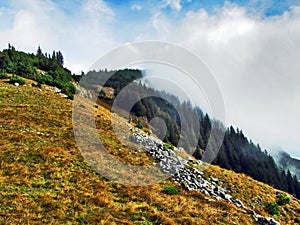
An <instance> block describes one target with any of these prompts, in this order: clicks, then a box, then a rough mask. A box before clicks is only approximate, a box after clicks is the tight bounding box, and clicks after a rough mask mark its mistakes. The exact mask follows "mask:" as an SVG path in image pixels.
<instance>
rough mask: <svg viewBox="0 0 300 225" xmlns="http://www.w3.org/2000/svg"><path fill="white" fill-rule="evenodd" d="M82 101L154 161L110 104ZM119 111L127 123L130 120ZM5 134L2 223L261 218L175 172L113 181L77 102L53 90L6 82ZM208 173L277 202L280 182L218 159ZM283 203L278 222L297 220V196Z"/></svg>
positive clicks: (243, 193) (127, 151)
mask: <svg viewBox="0 0 300 225" xmlns="http://www.w3.org/2000/svg"><path fill="white" fill-rule="evenodd" d="M27 82H29V81H27ZM82 104H85V105H86V108H84V109H85V110H94V111H95V116H96V123H97V129H98V132H99V136H100V139H101V140H102V141H103V142H104V144H105V146H106V148H107V149H108V150H109V152H110V153H111V154H113V155H114V156H115V157H116V158H117V159H119V160H121V161H123V162H125V163H129V164H132V165H151V164H152V163H153V160H152V159H150V158H148V157H147V155H146V154H145V153H144V152H138V153H137V152H136V151H135V150H133V149H131V148H128V147H127V146H126V145H124V144H123V143H121V141H119V140H118V139H117V137H116V136H115V135H114V131H113V130H112V127H111V123H110V121H111V114H110V112H109V111H108V110H107V109H105V108H103V107H101V106H98V108H95V107H91V104H88V103H86V101H84V100H83V101H82ZM89 107H90V108H89ZM98 115H99V116H98ZM113 116H114V117H115V118H114V119H115V120H116V121H117V122H118V121H119V122H120V126H124V123H123V122H125V120H124V119H121V118H118V117H117V116H116V115H113ZM125 129H126V128H125V127H123V130H125ZM121 130H122V129H121ZM38 132H41V133H38ZM0 133H1V136H0V224H253V222H254V221H253V219H252V218H251V216H249V215H245V214H243V213H241V212H239V211H238V209H237V208H236V207H235V206H233V205H231V204H229V203H226V202H224V201H215V200H210V199H209V198H207V196H204V195H203V194H202V193H196V192H188V191H185V190H183V189H182V188H181V187H180V186H178V184H176V183H174V182H173V181H172V180H170V179H169V180H165V181H163V182H160V183H159V184H155V185H150V186H145V187H131V186H124V185H121V184H118V183H114V182H112V181H109V180H106V179H105V178H103V177H102V176H101V175H99V174H97V173H96V172H94V170H92V169H91V167H90V166H89V165H88V164H87V163H86V161H85V159H84V158H83V157H82V155H81V153H80V151H79V150H78V148H77V146H76V143H75V139H74V135H73V128H72V102H71V101H69V100H66V99H64V98H62V97H60V96H58V95H56V94H54V93H52V92H50V91H46V90H45V89H44V91H42V92H41V91H39V90H38V89H37V88H32V87H15V86H12V85H9V84H7V83H5V82H3V81H0ZM124 136H126V132H125V133H124ZM119 149H121V150H119ZM206 173H207V174H211V175H213V176H215V177H217V178H219V180H220V181H221V182H222V185H223V186H225V187H227V188H228V190H229V191H231V192H232V195H233V196H235V197H237V198H239V199H241V200H242V201H243V202H245V203H246V205H247V206H251V205H254V204H255V202H257V204H255V205H254V206H255V209H256V211H257V212H258V213H261V214H264V215H267V214H266V212H264V209H263V201H274V199H275V190H274V189H273V188H271V187H269V186H267V185H264V184H262V183H259V182H256V181H254V180H252V179H250V178H249V177H247V176H244V175H241V174H235V173H233V172H230V171H226V170H222V169H220V168H219V167H215V166H211V167H209V168H208V169H207V170H206ZM165 186H176V187H177V188H178V189H179V191H180V192H179V194H177V195H167V194H164V193H163V192H162V190H163V187H165ZM280 210H281V211H280V213H281V215H280V216H276V217H275V218H276V219H277V220H278V221H280V222H281V223H282V224H295V223H293V221H295V219H296V218H297V216H299V214H300V206H299V203H298V202H297V201H296V200H295V199H293V200H292V201H291V204H289V205H287V206H284V207H283V208H280Z"/></svg>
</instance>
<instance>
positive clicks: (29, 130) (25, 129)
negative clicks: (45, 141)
mask: <svg viewBox="0 0 300 225" xmlns="http://www.w3.org/2000/svg"><path fill="white" fill-rule="evenodd" d="M20 131H21V132H23V133H35V134H37V135H40V136H47V137H49V136H50V135H49V134H46V133H44V132H41V131H37V130H32V129H30V128H28V127H24V128H22V129H21V130H20Z"/></svg>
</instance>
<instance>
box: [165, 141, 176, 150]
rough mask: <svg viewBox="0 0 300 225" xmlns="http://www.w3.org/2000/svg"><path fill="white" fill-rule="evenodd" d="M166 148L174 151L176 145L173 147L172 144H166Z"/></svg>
mask: <svg viewBox="0 0 300 225" xmlns="http://www.w3.org/2000/svg"><path fill="white" fill-rule="evenodd" d="M164 147H165V148H166V149H171V150H174V145H172V144H170V143H165V144H164Z"/></svg>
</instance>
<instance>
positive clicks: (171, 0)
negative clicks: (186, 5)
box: [162, 0, 182, 12]
mask: <svg viewBox="0 0 300 225" xmlns="http://www.w3.org/2000/svg"><path fill="white" fill-rule="evenodd" d="M168 6H170V7H171V8H172V9H175V10H176V11H178V12H179V11H180V10H181V8H182V5H181V0H163V2H162V7H163V8H165V7H168Z"/></svg>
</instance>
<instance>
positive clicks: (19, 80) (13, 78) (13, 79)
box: [9, 75, 25, 85]
mask: <svg viewBox="0 0 300 225" xmlns="http://www.w3.org/2000/svg"><path fill="white" fill-rule="evenodd" d="M9 83H10V84H15V83H19V84H20V85H24V84H25V80H24V79H22V78H21V77H18V76H14V75H13V76H11V77H10V78H9Z"/></svg>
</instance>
